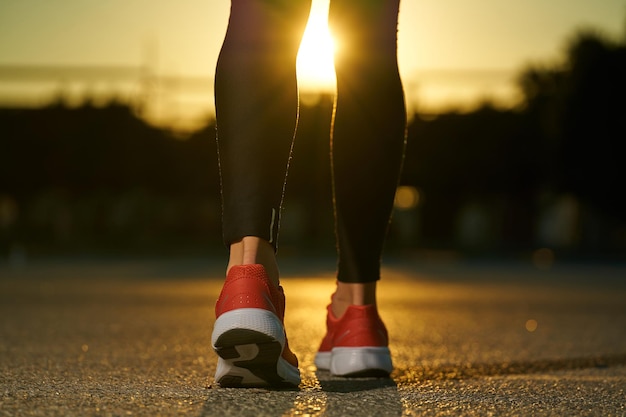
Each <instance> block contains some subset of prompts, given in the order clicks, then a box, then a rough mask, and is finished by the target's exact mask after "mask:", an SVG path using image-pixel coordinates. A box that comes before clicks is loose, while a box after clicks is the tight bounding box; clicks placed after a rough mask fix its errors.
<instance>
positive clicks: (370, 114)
mask: <svg viewBox="0 0 626 417" xmlns="http://www.w3.org/2000/svg"><path fill="white" fill-rule="evenodd" d="M398 9H399V0H332V1H331V5H330V14H329V24H330V27H331V31H332V32H333V34H334V36H335V37H336V38H337V39H338V43H339V51H338V53H337V55H336V56H335V69H336V73H337V99H336V104H335V112H334V117H333V126H332V127H333V130H332V145H331V146H332V167H333V191H334V205H335V218H336V234H337V246H338V252H339V261H338V275H337V278H338V288H337V292H336V293H335V296H334V301H333V311H334V313H335V315H336V316H337V317H340V316H341V314H342V313H343V311H344V310H345V308H346V307H347V306H348V305H349V304H361V305H362V304H374V303H375V294H376V281H377V280H379V279H380V258H381V253H382V249H383V243H384V240H385V236H386V233H387V228H388V224H389V219H390V216H391V211H392V208H393V199H394V195H395V191H396V187H397V184H398V179H399V176H400V171H401V166H402V161H403V157H404V148H405V127H406V111H405V104H404V93H403V90H402V83H401V80H400V75H399V72H398V65H397V53H396V52H397V46H396V44H397V42H396V40H397V22H398Z"/></svg>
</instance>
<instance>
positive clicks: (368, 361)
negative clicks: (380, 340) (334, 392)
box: [330, 347, 393, 377]
mask: <svg viewBox="0 0 626 417" xmlns="http://www.w3.org/2000/svg"><path fill="white" fill-rule="evenodd" d="M392 370H393V364H392V362H391V353H390V352H389V348H387V347H357V348H345V347H336V348H333V350H332V353H331V360H330V373H331V374H333V375H336V376H346V377H387V376H389V374H390V373H391V371H392Z"/></svg>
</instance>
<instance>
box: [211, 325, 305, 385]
mask: <svg viewBox="0 0 626 417" xmlns="http://www.w3.org/2000/svg"><path fill="white" fill-rule="evenodd" d="M252 344H254V345H257V347H258V349H259V351H258V353H257V355H256V356H255V357H254V358H246V359H241V360H238V359H239V358H240V355H239V352H238V351H237V346H241V345H252ZM214 349H215V352H216V353H217V354H218V355H219V357H220V358H222V359H224V360H225V361H227V362H229V363H231V364H232V365H234V366H236V367H238V368H243V369H247V370H249V371H250V372H251V373H252V374H253V375H254V376H256V377H257V378H259V379H261V380H263V381H264V382H263V383H246V382H244V381H243V377H241V376H240V375H229V374H226V375H223V376H222V377H220V378H219V379H218V380H216V382H217V383H218V384H219V385H220V386H221V387H224V388H262V387H266V388H267V387H272V388H293V387H295V385H294V384H292V383H290V382H288V381H285V380H284V379H283V378H282V377H281V376H280V375H278V372H277V364H278V359H279V358H280V355H281V354H282V347H281V345H280V342H278V340H276V339H274V338H273V337H271V336H268V335H266V334H264V333H260V332H257V331H254V330H248V329H233V330H229V331H227V332H224V333H223V334H222V335H220V336H219V337H218V339H217V340H216V341H215V346H214Z"/></svg>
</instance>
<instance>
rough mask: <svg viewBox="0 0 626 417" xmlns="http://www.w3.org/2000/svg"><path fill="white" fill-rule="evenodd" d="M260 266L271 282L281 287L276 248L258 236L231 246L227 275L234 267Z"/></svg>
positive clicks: (249, 237) (247, 237)
mask: <svg viewBox="0 0 626 417" xmlns="http://www.w3.org/2000/svg"><path fill="white" fill-rule="evenodd" d="M251 264H260V265H263V267H264V268H265V272H266V273H267V275H268V277H269V279H270V281H271V282H272V284H274V285H275V286H276V287H278V286H279V272H278V263H277V262H276V254H275V252H274V247H273V246H272V245H271V244H270V243H269V242H267V241H266V240H264V239H261V238H259V237H256V236H246V237H244V238H243V239H241V240H240V241H238V242H235V243H233V244H231V245H230V256H229V259H228V267H227V268H226V273H227V274H228V271H229V270H230V269H231V268H232V267H233V266H238V265H251Z"/></svg>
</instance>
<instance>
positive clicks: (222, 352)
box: [211, 265, 300, 387]
mask: <svg viewBox="0 0 626 417" xmlns="http://www.w3.org/2000/svg"><path fill="white" fill-rule="evenodd" d="M284 315H285V294H284V293H283V289H282V287H278V288H276V287H275V286H274V285H273V284H272V283H271V282H270V280H269V278H268V277H267V273H266V272H265V269H264V268H263V266H262V265H242V266H234V267H232V268H231V269H230V271H229V273H228V276H227V277H226V281H225V282H224V287H223V288H222V292H221V294H220V297H219V298H218V300H217V303H216V305H215V316H216V320H215V325H214V326H213V334H212V336H211V343H212V345H213V349H214V350H215V352H216V353H217V354H218V356H219V358H218V360H217V370H216V372H215V381H216V382H217V383H218V384H220V386H222V387H268V386H271V387H295V386H298V385H299V384H300V371H299V370H298V359H297V358H296V355H294V354H293V352H291V350H290V349H289V345H288V344H287V336H286V334H285V327H284V324H283V320H284Z"/></svg>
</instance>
